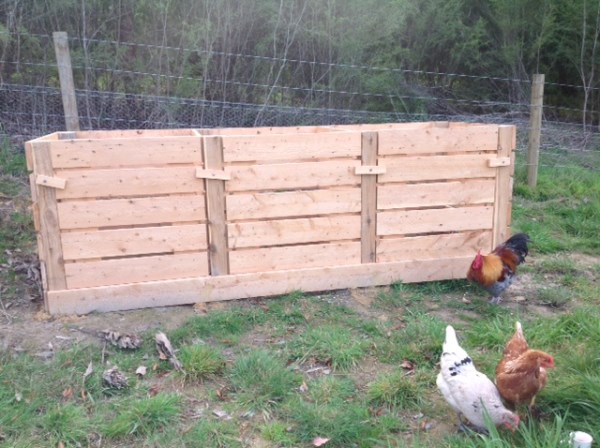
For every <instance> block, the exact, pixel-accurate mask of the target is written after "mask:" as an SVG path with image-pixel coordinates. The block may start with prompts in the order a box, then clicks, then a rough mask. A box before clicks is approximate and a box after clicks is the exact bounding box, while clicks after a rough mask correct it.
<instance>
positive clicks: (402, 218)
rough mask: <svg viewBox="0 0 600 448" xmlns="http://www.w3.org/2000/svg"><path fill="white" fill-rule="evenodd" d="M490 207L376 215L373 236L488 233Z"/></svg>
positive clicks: (490, 218) (391, 212)
mask: <svg viewBox="0 0 600 448" xmlns="http://www.w3.org/2000/svg"><path fill="white" fill-rule="evenodd" d="M493 215H494V207H492V206H487V205H486V206H475V207H457V208H440V209H424V210H394V211H383V212H379V213H378V214H377V235H380V236H382V235H406V234H417V233H429V232H458V231H462V230H480V229H491V228H492V218H493Z"/></svg>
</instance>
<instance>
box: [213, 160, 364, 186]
mask: <svg viewBox="0 0 600 448" xmlns="http://www.w3.org/2000/svg"><path fill="white" fill-rule="evenodd" d="M359 165H360V161H359V160H349V159H343V160H339V161H328V162H304V163H282V164H272V165H252V166H232V167H226V168H225V171H226V172H228V173H229V174H230V175H231V180H229V181H227V182H226V183H225V186H226V188H227V191H228V192H235V191H257V190H296V189H300V188H326V187H335V186H347V185H358V184H359V183H360V176H357V175H355V174H354V168H355V167H357V166H359Z"/></svg>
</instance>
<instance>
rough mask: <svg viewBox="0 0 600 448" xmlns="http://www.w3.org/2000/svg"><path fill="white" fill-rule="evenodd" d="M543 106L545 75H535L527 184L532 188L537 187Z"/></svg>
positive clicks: (532, 88)
mask: <svg viewBox="0 0 600 448" xmlns="http://www.w3.org/2000/svg"><path fill="white" fill-rule="evenodd" d="M543 105H544V75H533V82H532V84H531V106H530V112H529V146H528V150H527V184H528V185H529V186H530V187H532V188H535V186H536V185H537V175H538V164H539V158H540V135H541V132H542V106H543Z"/></svg>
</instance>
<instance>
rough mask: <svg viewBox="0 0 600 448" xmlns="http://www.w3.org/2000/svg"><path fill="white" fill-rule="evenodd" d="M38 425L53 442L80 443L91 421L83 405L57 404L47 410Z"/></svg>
mask: <svg viewBox="0 0 600 448" xmlns="http://www.w3.org/2000/svg"><path fill="white" fill-rule="evenodd" d="M40 426H41V427H42V429H43V430H44V431H45V433H46V434H49V435H50V437H51V439H53V440H54V441H55V442H66V443H68V444H71V443H72V444H75V445H80V444H82V443H83V442H85V441H86V438H87V436H88V431H89V430H90V428H91V423H90V421H89V420H88V419H87V417H86V411H85V409H84V408H83V407H81V406H76V405H74V404H65V405H60V404H59V405H56V406H55V407H53V408H51V409H49V410H48V411H47V413H46V414H45V415H44V417H43V418H42V419H41V425H40Z"/></svg>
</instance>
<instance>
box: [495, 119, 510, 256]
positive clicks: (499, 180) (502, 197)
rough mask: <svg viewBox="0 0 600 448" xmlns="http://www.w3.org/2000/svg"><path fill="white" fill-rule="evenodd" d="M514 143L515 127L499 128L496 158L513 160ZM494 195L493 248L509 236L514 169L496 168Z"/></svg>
mask: <svg viewBox="0 0 600 448" xmlns="http://www.w3.org/2000/svg"><path fill="white" fill-rule="evenodd" d="M515 142H516V128H515V126H500V132H499V135H498V157H509V158H511V159H514V154H513V153H514V149H515ZM496 170H498V173H497V175H496V195H495V198H494V199H495V200H494V237H493V241H492V242H493V244H494V247H495V246H497V245H498V244H500V243H502V242H503V241H505V240H506V239H508V237H509V236H510V229H509V226H510V219H511V208H512V200H511V198H512V175H513V173H514V167H511V166H502V167H498V168H496Z"/></svg>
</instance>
